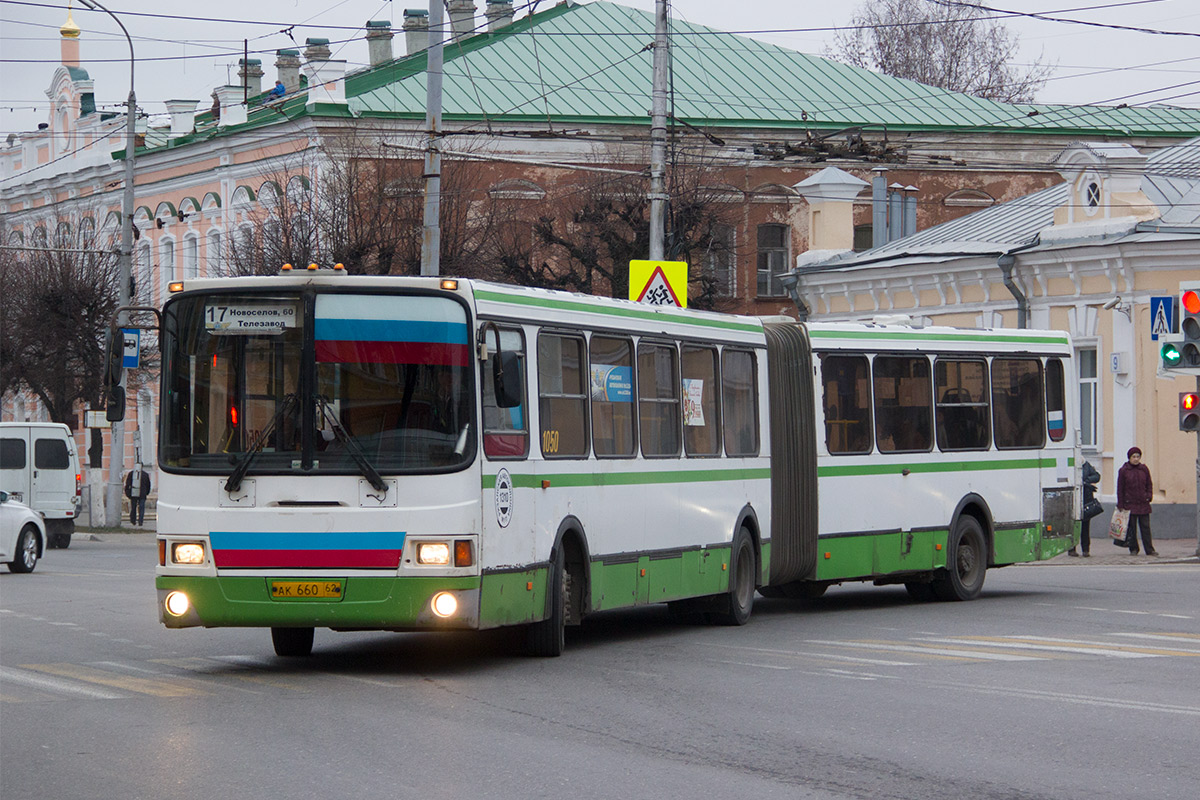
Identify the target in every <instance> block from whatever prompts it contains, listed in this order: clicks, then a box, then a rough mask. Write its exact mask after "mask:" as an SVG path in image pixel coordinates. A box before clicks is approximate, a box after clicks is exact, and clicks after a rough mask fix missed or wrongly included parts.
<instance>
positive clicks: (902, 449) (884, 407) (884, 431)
mask: <svg viewBox="0 0 1200 800" xmlns="http://www.w3.org/2000/svg"><path fill="white" fill-rule="evenodd" d="M929 378H930V375H929V359H928V358H926V357H925V356H876V357H875V364H874V389H875V442H876V445H877V446H878V447H879V451H880V452H881V453H889V452H892V453H916V452H922V451H928V450H931V449H933V397H932V395H933V387H932V385H931V383H930V381H929Z"/></svg>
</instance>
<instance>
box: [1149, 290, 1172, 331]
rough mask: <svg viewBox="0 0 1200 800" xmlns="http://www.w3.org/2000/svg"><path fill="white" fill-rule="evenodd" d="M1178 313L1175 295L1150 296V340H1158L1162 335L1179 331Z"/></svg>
mask: <svg viewBox="0 0 1200 800" xmlns="http://www.w3.org/2000/svg"><path fill="white" fill-rule="evenodd" d="M1178 316H1179V315H1178V314H1176V313H1175V297H1174V296H1170V297H1151V298H1150V340H1151V341H1153V342H1157V341H1158V337H1159V336H1160V335H1165V334H1172V333H1176V332H1177V327H1176V326H1177V325H1178V324H1179V323H1178V322H1177V319H1178Z"/></svg>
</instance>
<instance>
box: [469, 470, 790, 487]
mask: <svg viewBox="0 0 1200 800" xmlns="http://www.w3.org/2000/svg"><path fill="white" fill-rule="evenodd" d="M511 477H512V482H513V486H514V487H515V488H518V489H540V488H541V487H542V481H544V480H545V481H550V488H555V489H558V488H564V487H565V488H574V487H579V486H636V485H644V484H655V483H704V482H707V481H750V480H767V479H769V478H770V477H771V468H770V467H751V468H747V469H699V470H676V471H674V472H583V473H562V472H551V473H544V474H528V475H521V474H514V475H511ZM483 488H484V489H495V488H496V476H495V475H484V476H483Z"/></svg>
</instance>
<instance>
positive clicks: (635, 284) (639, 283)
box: [629, 261, 688, 308]
mask: <svg viewBox="0 0 1200 800" xmlns="http://www.w3.org/2000/svg"><path fill="white" fill-rule="evenodd" d="M687 268H688V265H687V262H686V261H630V262H629V299H630V300H636V301H637V302H639V303H647V304H649V305H654V306H676V307H677V308H687V277H688V276H687Z"/></svg>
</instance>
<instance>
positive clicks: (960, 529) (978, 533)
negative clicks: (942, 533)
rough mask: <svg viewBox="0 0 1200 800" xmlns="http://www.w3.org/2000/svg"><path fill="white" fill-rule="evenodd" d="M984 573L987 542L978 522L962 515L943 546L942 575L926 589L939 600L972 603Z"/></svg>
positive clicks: (981, 588) (977, 593)
mask: <svg viewBox="0 0 1200 800" xmlns="http://www.w3.org/2000/svg"><path fill="white" fill-rule="evenodd" d="M986 573H987V540H986V539H984V536H983V528H981V527H980V526H979V520H977V519H975V518H974V517H970V516H966V515H963V516H961V517H959V518H958V523H957V524H955V526H954V530H953V531H952V532H951V534H950V540H949V542H948V543H947V546H946V571H945V574H943V575H940V576H939V577H937V578H935V579H934V580H933V583H931V584H930V586H932V587H933V593H934V594H935V595H937V598H938V599H939V600H974V599H975V598H976V597H978V596H979V593H980V592H981V591H982V590H983V579H984V576H985V574H986Z"/></svg>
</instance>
